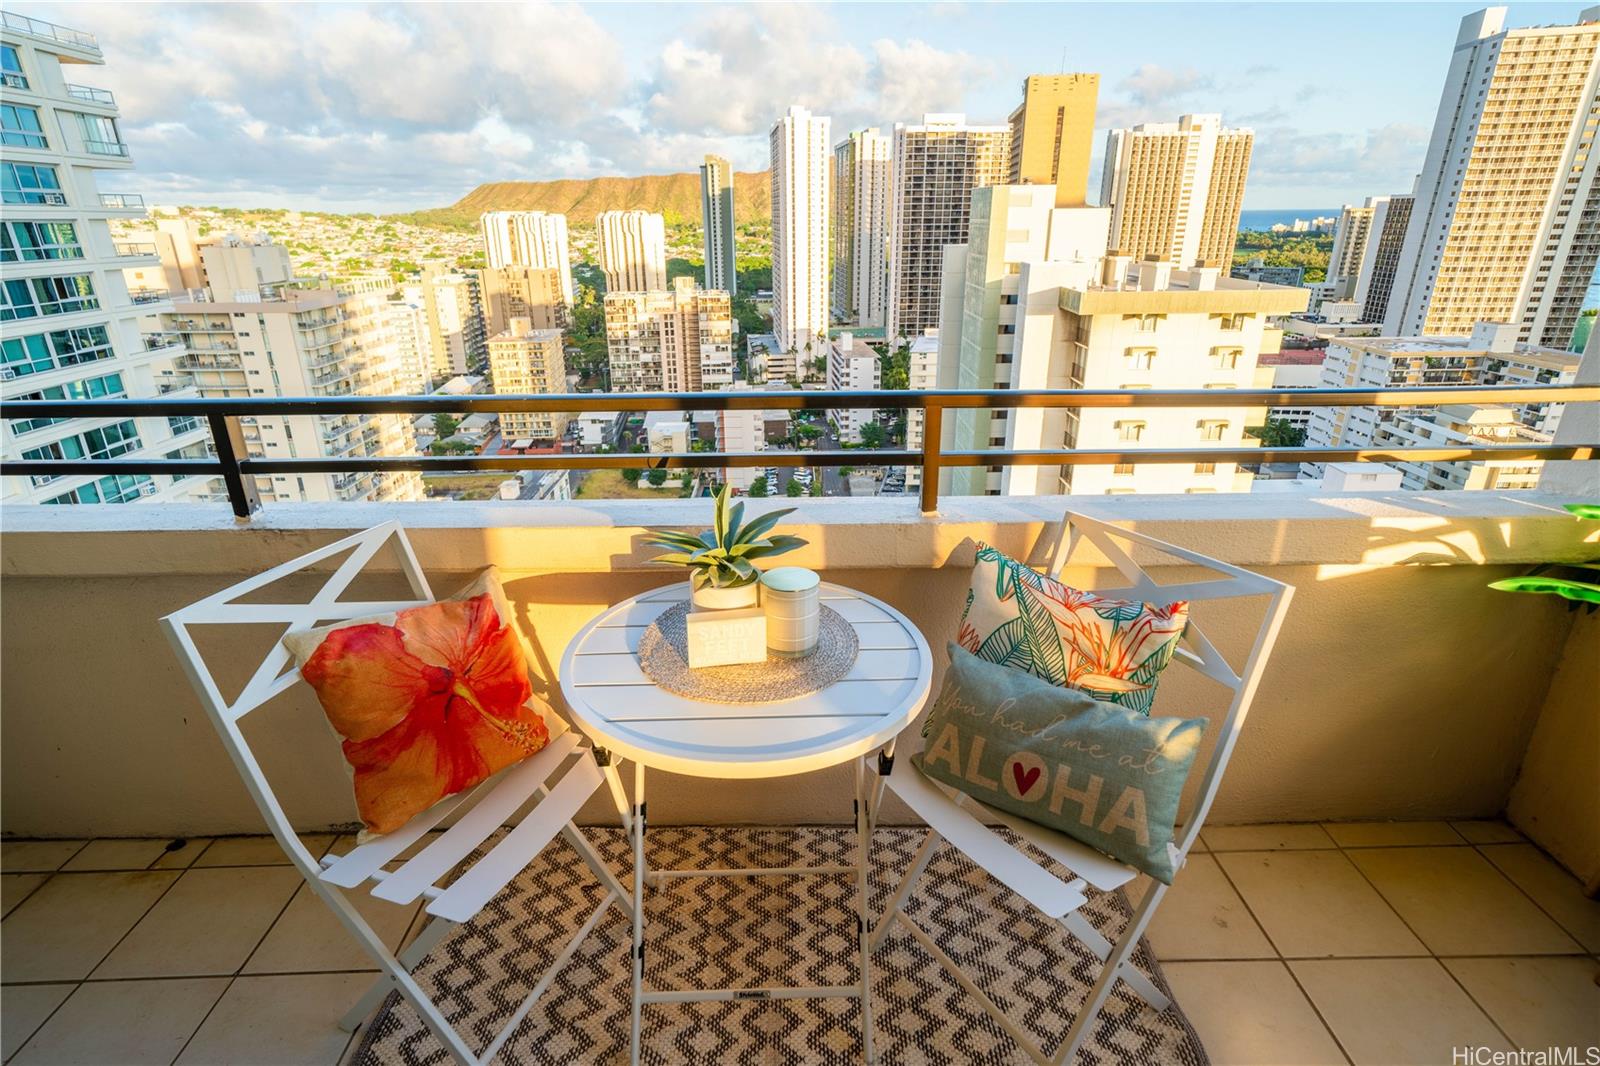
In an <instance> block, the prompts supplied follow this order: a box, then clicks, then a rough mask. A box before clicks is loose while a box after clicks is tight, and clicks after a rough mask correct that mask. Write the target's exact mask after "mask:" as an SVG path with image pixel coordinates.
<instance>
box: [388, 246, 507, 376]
mask: <svg viewBox="0 0 1600 1066" xmlns="http://www.w3.org/2000/svg"><path fill="white" fill-rule="evenodd" d="M404 292H405V295H406V298H407V299H420V301H421V303H422V308H423V316H424V319H425V321H426V325H427V327H428V338H429V339H428V352H429V354H430V356H431V357H432V359H433V363H432V366H431V367H430V368H429V370H430V373H431V374H432V375H433V376H434V377H455V376H456V375H459V374H473V373H478V372H480V371H481V370H482V369H483V366H484V362H485V360H486V359H487V358H488V351H487V349H486V348H485V347H484V337H485V333H486V330H485V328H484V317H483V295H482V291H481V289H480V287H479V285H478V276H477V275H476V274H473V273H462V272H459V271H455V270H452V269H450V268H449V267H448V266H447V265H445V264H443V263H424V264H423V266H422V281H421V283H420V284H418V285H416V286H407V287H406V288H405V290H404Z"/></svg>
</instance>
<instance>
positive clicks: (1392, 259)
mask: <svg viewBox="0 0 1600 1066" xmlns="http://www.w3.org/2000/svg"><path fill="white" fill-rule="evenodd" d="M1370 202H1371V203H1372V205H1373V209H1372V226H1371V228H1370V229H1369V231H1368V234H1367V246H1366V250H1365V252H1364V254H1363V255H1362V257H1361V270H1360V273H1359V274H1358V275H1357V276H1356V287H1355V292H1354V293H1352V295H1351V297H1350V298H1351V299H1352V300H1354V301H1355V303H1356V304H1358V305H1359V306H1360V308H1361V314H1360V316H1359V317H1360V319H1361V321H1363V322H1382V321H1383V319H1384V316H1385V314H1387V312H1388V310H1389V294H1390V293H1391V292H1392V291H1394V276H1395V271H1396V269H1397V268H1398V267H1399V265H1400V250H1401V249H1402V248H1403V247H1404V246H1405V242H1406V226H1407V225H1409V224H1410V222H1411V204H1412V197H1410V196H1379V197H1376V198H1374V199H1373V200H1372V201H1370Z"/></svg>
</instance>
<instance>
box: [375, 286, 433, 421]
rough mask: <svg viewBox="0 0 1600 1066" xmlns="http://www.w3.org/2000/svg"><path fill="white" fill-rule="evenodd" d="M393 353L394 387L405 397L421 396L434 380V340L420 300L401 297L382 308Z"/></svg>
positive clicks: (426, 313)
mask: <svg viewBox="0 0 1600 1066" xmlns="http://www.w3.org/2000/svg"><path fill="white" fill-rule="evenodd" d="M383 317H384V320H385V323H386V327H385V328H386V329H387V330H388V332H389V337H390V339H391V340H392V341H393V343H394V351H395V386H396V388H398V389H399V391H400V392H401V393H403V394H405V395H407V396H422V395H424V394H426V393H427V392H428V385H429V383H430V382H431V381H432V380H433V337H432V334H431V332H430V331H429V329H428V312H427V309H426V308H425V307H424V306H423V304H422V301H421V299H412V298H407V297H404V296H403V297H402V298H401V299H399V300H390V301H389V302H388V303H386V304H385V305H384V307H383Z"/></svg>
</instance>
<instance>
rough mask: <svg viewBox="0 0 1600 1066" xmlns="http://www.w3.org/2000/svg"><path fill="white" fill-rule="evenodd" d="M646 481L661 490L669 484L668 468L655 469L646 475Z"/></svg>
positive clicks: (659, 467)
mask: <svg viewBox="0 0 1600 1066" xmlns="http://www.w3.org/2000/svg"><path fill="white" fill-rule="evenodd" d="M646 479H647V480H648V481H649V482H650V484H651V485H653V486H655V487H656V488H658V489H659V488H660V487H661V486H662V485H665V484H666V483H667V468H666V467H664V466H658V467H656V468H655V469H653V470H651V471H650V473H649V474H648V475H646Z"/></svg>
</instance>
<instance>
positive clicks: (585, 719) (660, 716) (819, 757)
mask: <svg viewBox="0 0 1600 1066" xmlns="http://www.w3.org/2000/svg"><path fill="white" fill-rule="evenodd" d="M688 595H689V590H688V584H687V582H684V581H677V582H674V583H673V584H672V585H669V586H667V587H664V588H659V589H655V590H652V591H650V592H646V593H643V594H641V595H639V596H635V597H633V598H632V599H628V600H624V601H623V602H621V603H619V604H617V605H616V606H615V607H611V608H608V609H607V610H605V611H602V612H601V613H600V615H599V616H598V617H596V618H595V619H594V620H593V621H591V622H590V623H589V624H588V625H586V626H584V627H583V629H582V630H580V631H579V632H578V635H577V636H575V637H574V638H573V639H572V643H571V644H569V645H567V650H566V653H565V655H563V656H562V660H561V671H560V677H561V692H562V695H563V696H565V697H566V701H567V706H568V707H569V708H571V711H572V715H573V718H574V719H575V721H576V724H577V725H578V727H579V728H581V729H582V730H583V731H584V732H585V733H587V734H588V735H589V737H590V738H591V739H592V740H593V741H594V744H595V746H596V748H597V749H600V750H599V751H597V755H600V756H601V762H602V764H603V767H604V770H605V773H606V777H607V780H608V781H609V783H610V786H611V793H612V796H613V798H614V799H615V800H616V804H617V810H618V812H619V813H620V814H621V816H622V822H623V825H624V827H625V828H626V829H627V831H628V833H629V836H630V839H631V840H632V843H633V900H634V911H633V1018H632V1061H633V1062H634V1063H635V1064H637V1063H638V1061H639V1028H640V1013H641V1011H642V1009H643V1007H644V1005H645V1004H647V1003H683V1002H691V1001H700V1000H729V999H740V1000H756V999H801V998H812V997H845V998H853V999H859V1000H860V1001H861V1023H862V1048H863V1053H864V1055H865V1056H866V1058H867V1060H868V1061H873V1058H874V1056H873V1046H872V1043H873V1038H872V1001H871V995H870V991H871V982H870V978H869V970H870V968H869V964H868V956H869V947H868V936H869V933H870V930H871V922H870V921H869V920H868V915H867V870H868V867H867V855H868V845H869V840H870V837H871V830H872V824H873V821H874V818H873V808H874V807H875V806H876V802H877V800H878V799H879V798H880V796H881V790H879V791H878V792H877V793H876V794H875V793H874V791H873V789H872V787H871V785H870V784H869V782H868V774H867V769H866V765H865V763H864V762H863V761H862V757H863V756H866V755H869V754H871V753H873V752H881V751H888V752H890V753H892V750H893V747H892V746H893V743H894V738H895V736H896V735H897V734H899V732H900V731H901V730H902V729H904V728H905V727H906V726H907V725H909V724H910V722H911V720H912V719H914V718H915V717H916V716H917V713H918V712H919V711H920V710H921V709H922V705H923V704H924V703H925V702H926V701H927V698H928V692H929V689H930V687H931V684H932V676H933V670H932V668H933V663H932V656H930V655H929V652H928V642H927V641H926V640H925V639H924V638H923V636H922V634H921V633H920V632H918V631H917V627H916V626H914V625H912V624H911V622H910V621H909V620H908V619H907V618H906V617H905V615H903V614H901V613H900V612H899V611H897V610H895V609H894V608H893V607H890V606H889V605H888V604H886V603H883V602H881V601H879V600H876V599H873V598H872V597H871V596H867V595H864V594H862V593H860V592H856V591H854V590H852V589H848V588H845V587H843V586H842V585H833V584H828V583H824V584H823V585H822V593H821V595H822V602H823V603H824V604H825V605H826V606H828V607H831V608H832V609H833V610H835V611H837V612H838V613H839V614H840V616H842V617H843V618H844V619H845V620H846V621H847V622H849V623H850V624H851V625H852V626H853V627H854V628H855V631H856V636H857V637H858V638H859V639H860V642H861V652H860V655H859V656H858V658H857V659H856V663H855V665H854V666H853V667H852V668H851V670H850V672H849V673H847V674H846V675H845V676H844V677H843V678H841V679H840V680H838V681H836V682H834V683H833V684H831V685H829V686H828V687H827V688H824V689H822V690H820V691H818V692H814V693H811V694H810V695H807V696H800V697H797V698H795V699H790V700H783V701H780V702H776V703H756V704H726V703H710V702H706V701H702V700H694V699H689V698H687V697H684V696H678V695H675V694H673V693H670V692H667V691H665V690H663V689H660V688H657V687H656V685H655V684H654V683H653V682H652V681H651V680H650V679H649V678H648V677H646V676H645V674H644V671H643V670H642V669H641V668H640V666H639V640H640V638H641V637H643V636H644V632H645V630H646V629H647V628H648V627H649V625H650V623H651V622H653V621H654V620H655V619H656V617H657V616H658V615H660V614H661V613H662V612H664V611H666V610H667V608H669V607H671V606H673V605H674V604H677V603H681V602H683V601H684V600H685V599H687V598H688ZM619 758H622V759H628V760H630V761H631V762H632V763H633V802H632V803H631V804H630V803H629V802H628V799H627V796H626V794H625V793H624V792H623V788H622V780H621V777H620V776H619V774H618V772H617V765H616V763H617V760H618V759H619ZM852 760H853V761H854V763H855V804H854V807H855V825H856V834H857V845H858V846H857V849H856V863H855V865H854V866H822V867H815V866H811V867H787V868H759V869H738V870H657V871H651V870H650V869H649V868H648V865H647V862H646V857H645V824H646V816H645V781H644V778H645V769H646V768H647V767H650V768H653V769H657V770H668V771H671V772H672V773H676V774H688V775H690V776H693V777H711V778H721V779H733V778H737V779H752V778H767V777H785V776H787V775H790V774H798V773H804V772H806V771H808V770H821V769H825V768H827V767H830V766H837V765H839V764H841V763H845V762H851V761H852ZM838 873H853V874H855V876H856V890H857V906H858V912H857V918H858V922H857V926H858V929H857V939H858V941H859V944H860V963H859V981H858V983H857V984H854V985H842V986H820V987H810V988H724V989H661V990H648V989H646V988H645V987H644V932H645V929H644V888H645V883H646V881H647V880H648V881H650V882H651V883H655V884H659V883H660V881H661V880H662V879H663V878H668V877H697V876H708V877H753V876H772V875H792V876H808V875H815V874H838Z"/></svg>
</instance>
